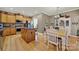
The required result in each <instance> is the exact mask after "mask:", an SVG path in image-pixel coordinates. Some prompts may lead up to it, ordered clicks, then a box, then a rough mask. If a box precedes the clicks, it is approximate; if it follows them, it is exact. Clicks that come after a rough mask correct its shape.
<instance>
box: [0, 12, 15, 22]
mask: <svg viewBox="0 0 79 59" xmlns="http://www.w3.org/2000/svg"><path fill="white" fill-rule="evenodd" d="M0 22H2V23H15V22H16V18H15V15H14V14H8V13H3V12H2V13H0Z"/></svg>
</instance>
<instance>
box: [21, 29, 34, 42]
mask: <svg viewBox="0 0 79 59" xmlns="http://www.w3.org/2000/svg"><path fill="white" fill-rule="evenodd" d="M21 36H22V39H24V41H25V42H27V43H29V42H31V41H34V40H35V30H34V29H21Z"/></svg>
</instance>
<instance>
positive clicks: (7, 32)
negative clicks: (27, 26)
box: [2, 28, 16, 36]
mask: <svg viewBox="0 0 79 59" xmlns="http://www.w3.org/2000/svg"><path fill="white" fill-rule="evenodd" d="M14 34H16V29H15V28H5V29H4V30H3V34H2V35H3V36H8V35H14Z"/></svg>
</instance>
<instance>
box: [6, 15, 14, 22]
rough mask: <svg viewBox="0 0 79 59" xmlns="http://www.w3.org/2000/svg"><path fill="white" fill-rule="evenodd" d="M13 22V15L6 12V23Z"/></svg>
mask: <svg viewBox="0 0 79 59" xmlns="http://www.w3.org/2000/svg"><path fill="white" fill-rule="evenodd" d="M15 22H16V18H15V15H12V14H8V15H7V23H15Z"/></svg>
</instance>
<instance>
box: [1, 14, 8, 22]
mask: <svg viewBox="0 0 79 59" xmlns="http://www.w3.org/2000/svg"><path fill="white" fill-rule="evenodd" d="M0 22H2V23H6V22H7V14H5V13H0Z"/></svg>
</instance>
